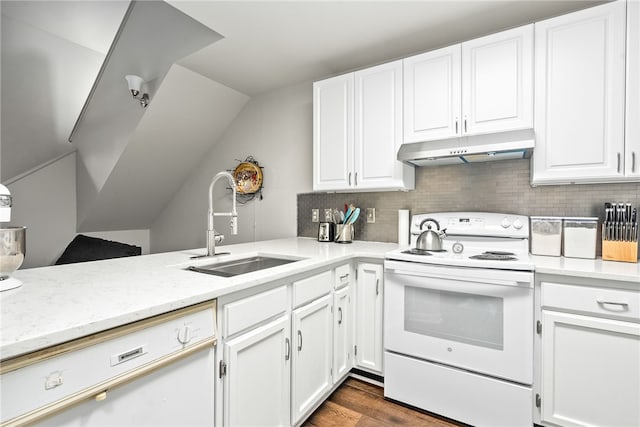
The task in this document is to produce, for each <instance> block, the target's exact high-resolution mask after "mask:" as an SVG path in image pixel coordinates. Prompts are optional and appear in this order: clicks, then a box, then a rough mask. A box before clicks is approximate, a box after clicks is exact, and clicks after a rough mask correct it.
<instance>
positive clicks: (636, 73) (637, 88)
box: [624, 1, 640, 179]
mask: <svg viewBox="0 0 640 427" xmlns="http://www.w3.org/2000/svg"><path fill="white" fill-rule="evenodd" d="M626 98H627V112H626V121H625V123H626V134H625V156H624V160H625V174H626V176H628V177H631V178H635V179H638V178H640V2H637V1H630V2H627V97H626Z"/></svg>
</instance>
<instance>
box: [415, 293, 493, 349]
mask: <svg viewBox="0 0 640 427" xmlns="http://www.w3.org/2000/svg"><path fill="white" fill-rule="evenodd" d="M404 329H405V330H406V331H408V332H413V333H416V334H420V335H426V336H431V337H436V338H443V339H447V340H451V341H458V342H461V343H465V344H471V345H475V346H480V347H487V348H491V349H496V350H503V348H504V316H503V299H502V298H498V297H492V296H486V295H474V294H466V293H459V292H449V291H440V290H434V289H424V288H416V287H412V286H405V288H404Z"/></svg>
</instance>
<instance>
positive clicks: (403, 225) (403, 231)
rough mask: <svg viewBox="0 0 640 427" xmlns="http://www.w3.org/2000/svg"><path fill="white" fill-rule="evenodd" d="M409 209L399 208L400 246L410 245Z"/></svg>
mask: <svg viewBox="0 0 640 427" xmlns="http://www.w3.org/2000/svg"><path fill="white" fill-rule="evenodd" d="M409 223H410V221H409V209H398V246H400V248H403V249H404V248H408V247H409Z"/></svg>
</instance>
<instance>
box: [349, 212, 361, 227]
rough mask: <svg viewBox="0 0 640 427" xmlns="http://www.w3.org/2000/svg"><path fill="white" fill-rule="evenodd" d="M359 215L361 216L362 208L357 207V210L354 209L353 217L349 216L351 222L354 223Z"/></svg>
mask: <svg viewBox="0 0 640 427" xmlns="http://www.w3.org/2000/svg"><path fill="white" fill-rule="evenodd" d="M359 216H360V208H356V210H355V211H353V213H352V214H351V217H350V218H349V224H353V223H354V222H356V220H357V219H358V217H359Z"/></svg>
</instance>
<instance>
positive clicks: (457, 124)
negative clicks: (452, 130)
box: [456, 117, 458, 135]
mask: <svg viewBox="0 0 640 427" xmlns="http://www.w3.org/2000/svg"><path fill="white" fill-rule="evenodd" d="M457 134H458V118H457V117H456V135H457Z"/></svg>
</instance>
